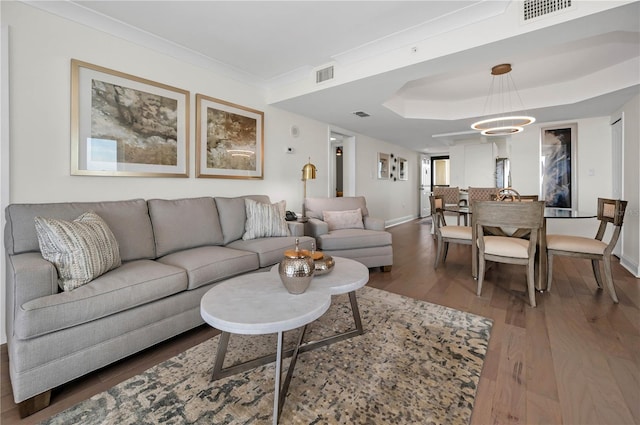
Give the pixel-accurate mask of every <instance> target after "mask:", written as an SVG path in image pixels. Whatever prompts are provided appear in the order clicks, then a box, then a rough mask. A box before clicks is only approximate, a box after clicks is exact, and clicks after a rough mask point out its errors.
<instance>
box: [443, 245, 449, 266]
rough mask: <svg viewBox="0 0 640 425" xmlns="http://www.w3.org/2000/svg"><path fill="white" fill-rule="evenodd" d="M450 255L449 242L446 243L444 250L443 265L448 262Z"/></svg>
mask: <svg viewBox="0 0 640 425" xmlns="http://www.w3.org/2000/svg"><path fill="white" fill-rule="evenodd" d="M448 253H449V242H445V243H444V250H443V252H442V264H444V262H445V261H447V254H448Z"/></svg>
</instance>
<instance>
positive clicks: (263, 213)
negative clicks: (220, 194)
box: [242, 198, 291, 241]
mask: <svg viewBox="0 0 640 425" xmlns="http://www.w3.org/2000/svg"><path fill="white" fill-rule="evenodd" d="M244 205H245V210H246V213H247V221H246V222H245V226H244V230H245V231H244V235H242V239H243V240H245V241H246V240H249V239H256V238H268V237H273V236H290V235H291V234H290V233H289V226H288V225H287V222H286V220H285V219H284V216H285V208H286V202H285V201H280V202H276V203H275V204H263V203H261V202H256V201H254V200H253V199H248V198H245V200H244Z"/></svg>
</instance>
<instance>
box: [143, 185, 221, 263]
mask: <svg viewBox="0 0 640 425" xmlns="http://www.w3.org/2000/svg"><path fill="white" fill-rule="evenodd" d="M148 204H149V215H150V216H151V223H152V224H153V233H154V234H155V240H156V255H157V256H158V257H163V256H165V255H167V254H170V253H172V252H176V251H182V250H184V249H189V248H195V247H198V246H205V245H221V244H222V230H221V228H220V219H219V218H218V210H217V208H216V204H215V202H214V201H213V198H210V197H205V198H188V199H172V200H167V199H150V200H149V201H148Z"/></svg>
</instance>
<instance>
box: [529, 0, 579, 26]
mask: <svg viewBox="0 0 640 425" xmlns="http://www.w3.org/2000/svg"><path fill="white" fill-rule="evenodd" d="M570 7H571V0H524V9H523V18H524V21H525V22H526V21H528V20H530V19H534V18H539V17H540V16H544V15H548V14H550V13H554V12H559V11H560V10H564V9H567V8H570Z"/></svg>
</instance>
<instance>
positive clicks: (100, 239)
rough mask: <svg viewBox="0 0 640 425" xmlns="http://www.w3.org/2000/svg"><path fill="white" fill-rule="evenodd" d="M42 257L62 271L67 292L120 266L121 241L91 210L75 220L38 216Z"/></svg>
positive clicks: (37, 226) (62, 279)
mask: <svg viewBox="0 0 640 425" xmlns="http://www.w3.org/2000/svg"><path fill="white" fill-rule="evenodd" d="M35 225H36V233H37V236H38V243H39V244H40V252H42V256H43V257H44V258H45V259H46V260H48V261H50V262H52V263H53V264H54V265H55V266H56V269H57V270H58V285H59V286H60V288H62V289H63V290H64V291H70V290H72V289H75V288H78V287H80V286H82V285H84V284H86V283H88V282H91V281H92V280H93V279H95V278H96V277H98V276H100V275H101V274H104V273H106V272H108V271H109V270H111V269H113V268H116V267H118V266H120V264H121V260H120V250H119V247H118V241H117V240H116V238H115V236H114V235H113V233H112V232H111V229H109V226H108V225H107V223H105V221H104V220H103V219H102V218H101V217H100V216H98V215H97V214H96V213H95V212H93V211H91V212H87V213H84V214H82V215H81V216H80V217H78V218H76V219H75V220H73V221H66V220H59V219H55V218H44V217H36V218H35Z"/></svg>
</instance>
